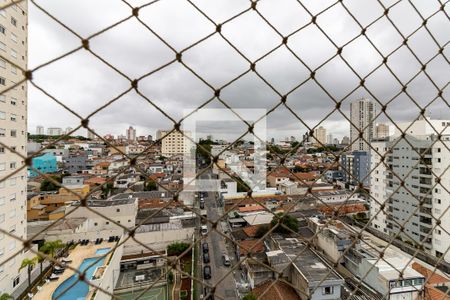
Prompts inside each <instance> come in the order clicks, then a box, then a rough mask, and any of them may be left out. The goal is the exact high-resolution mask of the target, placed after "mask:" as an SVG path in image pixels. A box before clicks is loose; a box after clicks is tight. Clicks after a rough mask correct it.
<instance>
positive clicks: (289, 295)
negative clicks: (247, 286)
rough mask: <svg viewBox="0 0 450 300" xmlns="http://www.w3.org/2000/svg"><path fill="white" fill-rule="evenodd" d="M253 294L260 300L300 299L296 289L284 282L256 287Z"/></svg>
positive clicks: (265, 283) (266, 283) (268, 283)
mask: <svg viewBox="0 0 450 300" xmlns="http://www.w3.org/2000/svg"><path fill="white" fill-rule="evenodd" d="M252 293H253V294H254V295H255V296H256V297H257V298H258V299H259V300H297V299H300V297H299V296H298V295H297V293H296V292H295V289H294V288H293V287H292V286H290V285H289V284H287V283H284V282H282V281H276V282H275V283H273V282H272V281H266V282H264V283H263V284H261V285H259V286H257V287H255V288H254V289H253V290H252Z"/></svg>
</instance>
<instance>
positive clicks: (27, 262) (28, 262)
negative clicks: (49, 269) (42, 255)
mask: <svg viewBox="0 0 450 300" xmlns="http://www.w3.org/2000/svg"><path fill="white" fill-rule="evenodd" d="M36 264H37V259H36V257H33V258H31V259H30V258H25V259H24V260H22V263H21V264H20V268H19V272H20V271H21V270H22V269H25V268H27V272H28V288H30V287H31V271H32V270H33V268H34V266H36Z"/></svg>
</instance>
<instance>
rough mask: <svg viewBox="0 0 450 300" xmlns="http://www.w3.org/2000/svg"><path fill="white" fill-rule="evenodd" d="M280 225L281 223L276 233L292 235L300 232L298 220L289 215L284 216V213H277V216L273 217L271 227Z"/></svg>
mask: <svg viewBox="0 0 450 300" xmlns="http://www.w3.org/2000/svg"><path fill="white" fill-rule="evenodd" d="M278 223H280V225H279V226H278V227H277V228H275V232H278V233H290V232H292V231H293V232H298V220H297V218H294V217H292V216H289V215H284V214H283V213H277V214H276V215H275V216H273V219H272V221H271V222H270V225H271V227H274V226H276V225H277V224H278ZM283 225H284V226H283ZM288 228H289V229H290V230H289V229H288Z"/></svg>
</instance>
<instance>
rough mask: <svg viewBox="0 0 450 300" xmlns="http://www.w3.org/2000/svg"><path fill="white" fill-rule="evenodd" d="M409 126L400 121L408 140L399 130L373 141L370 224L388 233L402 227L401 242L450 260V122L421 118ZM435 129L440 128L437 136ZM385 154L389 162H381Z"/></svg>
mask: <svg viewBox="0 0 450 300" xmlns="http://www.w3.org/2000/svg"><path fill="white" fill-rule="evenodd" d="M430 124H431V125H430ZM410 125H411V123H407V124H406V123H405V124H398V126H399V128H400V129H401V130H402V131H404V130H406V129H407V134H406V136H405V138H401V137H400V135H401V133H400V132H398V131H397V132H395V133H394V134H393V136H391V137H389V140H386V141H376V142H374V143H373V144H372V146H373V147H374V149H373V150H372V151H371V157H372V166H371V168H372V169H375V170H374V171H373V172H372V176H371V182H370V184H371V189H370V193H371V196H372V197H371V199H370V212H371V217H372V216H373V218H374V220H373V221H372V222H371V226H372V227H373V228H375V229H377V230H380V231H383V232H385V233H387V234H390V235H396V234H397V233H399V232H401V229H402V228H403V231H402V232H401V234H400V237H401V238H402V239H403V240H405V241H409V242H412V243H415V244H418V245H422V246H423V249H424V250H425V251H426V252H428V253H430V254H432V255H434V256H437V257H441V256H444V260H446V261H448V260H450V253H449V252H448V251H447V250H448V248H449V247H450V235H449V234H448V232H449V231H450V217H449V212H448V211H447V208H448V207H449V206H450V193H449V192H448V189H447V188H446V185H445V183H448V182H450V174H449V173H448V172H445V170H446V169H447V167H448V166H449V165H450V151H449V150H448V149H449V147H450V120H447V121H442V120H431V119H428V120H425V119H419V120H416V121H414V122H413V124H412V126H410ZM435 130H436V131H435ZM436 132H438V133H441V132H442V136H441V137H440V138H439V139H438V135H437V133H436ZM377 152H378V153H377ZM386 153H387V155H386V159H385V160H384V161H385V164H380V165H379V166H377V164H378V163H379V162H380V157H379V155H384V154H386ZM438 179H439V180H438ZM381 205H385V208H384V212H380V206H381ZM438 222H439V223H438Z"/></svg>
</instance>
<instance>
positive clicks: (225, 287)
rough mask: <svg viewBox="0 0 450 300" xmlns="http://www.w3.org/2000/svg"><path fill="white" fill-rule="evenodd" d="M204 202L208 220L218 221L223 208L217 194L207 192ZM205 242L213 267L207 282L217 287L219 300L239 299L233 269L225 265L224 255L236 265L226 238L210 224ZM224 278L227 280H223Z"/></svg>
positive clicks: (219, 228) (216, 293)
mask: <svg viewBox="0 0 450 300" xmlns="http://www.w3.org/2000/svg"><path fill="white" fill-rule="evenodd" d="M210 176H211V175H210V173H207V174H205V175H204V178H210ZM204 200H205V209H206V211H207V216H208V219H209V220H211V221H212V222H214V221H217V220H218V219H219V217H220V216H221V211H222V209H221V207H220V206H219V204H218V195H217V193H215V192H207V193H206V195H205V197H204ZM219 223H220V222H219ZM217 230H218V231H221V230H222V228H221V226H220V224H218V225H217ZM205 241H206V242H207V243H208V246H209V256H210V263H209V265H210V266H211V279H209V280H207V282H208V283H209V284H211V285H212V286H215V287H216V290H215V293H214V295H215V296H217V298H219V299H239V298H238V295H237V293H236V290H237V289H236V282H235V280H234V276H233V272H230V271H231V268H232V267H226V266H224V265H223V258H222V256H223V254H227V255H228V256H229V258H230V260H231V264H232V265H234V264H235V263H236V260H235V257H234V255H233V254H232V253H229V252H231V251H229V250H231V249H227V247H226V244H225V238H224V237H223V236H221V235H220V234H219V233H218V232H217V231H215V230H212V226H211V224H210V223H208V234H207V236H205V237H204V239H203V240H202V243H204V242H205ZM203 265H204V264H203V260H202V268H201V270H203ZM202 275H203V274H202ZM224 276H225V278H223V277H224ZM202 278H203V277H202ZM219 281H220V282H219Z"/></svg>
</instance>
